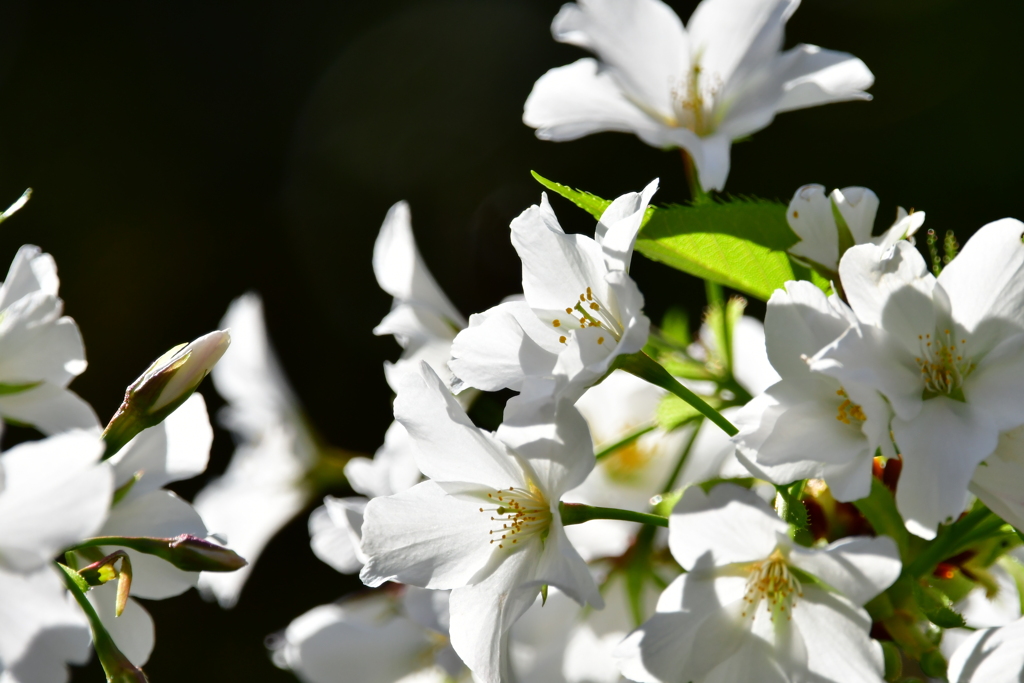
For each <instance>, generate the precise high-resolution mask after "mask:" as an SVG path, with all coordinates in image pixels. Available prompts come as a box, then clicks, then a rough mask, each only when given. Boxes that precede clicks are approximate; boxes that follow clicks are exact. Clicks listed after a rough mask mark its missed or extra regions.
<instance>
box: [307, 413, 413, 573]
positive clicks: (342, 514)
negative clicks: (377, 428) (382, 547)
mask: <svg viewBox="0 0 1024 683" xmlns="http://www.w3.org/2000/svg"><path fill="white" fill-rule="evenodd" d="M345 478H346V479H348V483H349V486H351V487H352V489H353V490H354V491H356V492H357V493H362V494H364V495H365V496H368V497H363V496H350V497H347V498H335V497H333V496H327V497H325V498H324V504H323V505H322V506H321V507H318V508H317V509H316V510H313V512H312V514H310V516H309V535H310V537H311V538H310V546H311V547H312V548H313V554H314V555H316V556H317V557H318V558H320V560H322V561H323V562H325V563H327V564H329V565H330V566H332V567H334V568H335V569H336V570H338V571H339V572H341V573H343V574H349V573H352V572H356V571H358V570H359V569H360V568H361V567H362V566H363V564H364V563H365V562H366V557H365V556H364V555H363V552H362V550H361V549H360V547H359V546H360V543H361V542H362V528H363V510H365V508H366V504H367V503H368V502H369V499H370V498H376V497H377V496H390V495H391V494H393V493H400V492H402V491H405V490H406V489H408V488H411V487H412V486H414V485H415V484H417V483H419V481H420V479H422V478H423V475H422V474H421V473H420V470H419V468H418V467H417V466H416V456H415V444H414V443H413V441H412V439H410V438H409V433H408V432H406V431H405V427H403V426H402V425H401V424H400V423H398V422H392V423H391V426H390V427H388V431H387V433H386V434H385V435H384V445H383V446H381V447H380V448H379V449H377V453H376V454H375V455H374V456H373V459H372V460H371V459H370V458H363V457H356V458H352V459H351V460H349V461H348V462H347V463H345Z"/></svg>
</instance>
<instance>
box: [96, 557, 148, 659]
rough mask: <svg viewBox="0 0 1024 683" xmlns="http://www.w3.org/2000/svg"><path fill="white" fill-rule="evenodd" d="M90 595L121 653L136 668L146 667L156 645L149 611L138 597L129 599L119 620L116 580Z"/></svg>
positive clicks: (98, 588) (101, 619)
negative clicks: (116, 614)
mask: <svg viewBox="0 0 1024 683" xmlns="http://www.w3.org/2000/svg"><path fill="white" fill-rule="evenodd" d="M133 569H134V567H133ZM133 578H134V577H133ZM133 585H134V584H133ZM86 595H87V597H88V598H89V602H91V603H92V606H93V609H95V610H96V614H98V615H99V617H100V621H102V622H103V626H104V628H106V629H107V633H109V634H110V637H111V638H113V639H114V644H115V645H117V649H118V650H120V651H121V654H123V655H124V656H125V657H127V658H128V660H129V661H130V662H131V663H132V664H134V665H135V666H145V664H146V662H148V661H149V656H150V655H151V654H152V653H153V647H154V646H155V645H156V629H155V628H154V626H153V617H151V616H149V612H147V611H146V609H145V608H144V607H143V606H142V605H140V604H139V603H138V601H136V600H135V599H134V598H128V602H127V603H126V604H125V607H124V612H122V613H121V616H119V617H115V616H114V604H115V603H116V601H117V584H116V582H114V581H109V582H107V583H105V584H103V585H102V586H99V587H97V588H93V589H92V590H90V591H89V592H88V593H87V594H86Z"/></svg>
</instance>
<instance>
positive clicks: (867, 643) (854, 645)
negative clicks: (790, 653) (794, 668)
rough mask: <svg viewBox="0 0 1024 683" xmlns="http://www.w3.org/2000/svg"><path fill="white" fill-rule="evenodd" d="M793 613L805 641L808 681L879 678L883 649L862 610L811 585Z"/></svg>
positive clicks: (857, 681) (870, 682)
mask: <svg viewBox="0 0 1024 683" xmlns="http://www.w3.org/2000/svg"><path fill="white" fill-rule="evenodd" d="M792 615H793V624H794V625H795V626H796V629H797V630H798V631H799V633H800V636H801V637H802V638H803V641H804V646H805V650H806V653H807V655H806V656H807V664H806V666H807V669H808V670H809V672H810V674H811V678H810V680H840V679H841V680H842V681H843V682H844V683H845V682H846V681H851V682H855V683H860V682H863V683H878V681H879V680H881V678H882V675H883V674H884V667H883V663H882V648H881V646H880V645H879V644H878V643H877V642H875V641H874V640H872V639H871V638H870V637H869V636H868V630H869V629H870V628H871V619H870V617H868V615H867V613H866V612H865V611H864V610H863V609H860V608H858V607H854V606H853V605H851V604H850V603H849V602H847V601H846V600H844V599H842V598H839V597H837V596H835V595H832V594H830V593H826V592H825V591H823V590H821V589H820V588H817V587H814V586H811V587H808V588H805V589H804V598H803V599H802V600H798V601H797V603H796V604H795V605H794V606H793V612H792ZM839 672H842V673H841V674H839Z"/></svg>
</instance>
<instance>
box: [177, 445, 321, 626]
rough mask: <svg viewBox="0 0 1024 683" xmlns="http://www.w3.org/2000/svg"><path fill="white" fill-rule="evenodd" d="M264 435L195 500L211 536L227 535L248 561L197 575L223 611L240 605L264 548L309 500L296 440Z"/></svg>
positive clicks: (239, 450)
mask: <svg viewBox="0 0 1024 683" xmlns="http://www.w3.org/2000/svg"><path fill="white" fill-rule="evenodd" d="M265 432H266V433H265V434H264V436H263V439H262V440H260V441H259V442H257V443H256V444H254V445H245V444H243V445H241V446H239V447H238V448H237V449H236V450H235V454H234V455H233V456H232V459H231V464H230V465H229V466H228V470H227V472H225V473H224V475H223V476H221V477H220V478H218V479H215V480H214V481H212V482H211V483H210V484H208V485H207V486H206V488H204V489H203V490H202V491H200V492H199V493H198V494H197V495H196V498H195V508H196V510H197V511H198V512H199V514H200V515H201V516H202V518H203V521H204V522H205V523H206V525H207V528H209V530H210V532H211V533H214V534H220V535H223V536H225V537H226V538H227V541H228V545H229V546H230V547H231V549H232V550H234V551H235V552H236V553H238V554H239V555H241V556H242V557H244V558H245V559H246V560H248V562H249V564H248V565H247V566H245V567H242V568H241V569H239V570H237V571H234V572H222V573H204V574H202V575H201V576H200V579H199V587H200V589H201V590H202V591H203V592H204V593H207V594H213V595H215V596H216V597H217V600H218V602H219V603H220V604H221V605H222V606H224V607H231V606H233V605H234V604H235V602H236V601H237V600H238V596H239V593H240V592H241V590H242V586H243V585H244V584H245V581H246V579H247V578H248V576H249V572H251V571H252V568H253V566H254V565H255V564H256V560H257V559H258V558H259V555H260V553H261V552H262V551H263V548H264V546H266V544H267V543H268V542H269V541H270V539H271V538H272V537H273V536H274V534H276V533H277V532H278V530H279V529H281V527H283V526H284V525H285V524H287V523H288V522H289V521H290V520H291V519H292V518H293V517H294V516H295V515H297V514H298V513H299V511H300V510H302V508H304V507H305V506H306V504H307V502H308V501H309V500H311V499H312V491H310V490H309V485H308V483H306V482H305V481H304V479H303V476H304V474H305V472H306V464H305V459H304V458H302V457H300V452H299V451H297V449H296V445H295V444H296V441H297V439H296V436H295V435H294V434H293V433H290V432H289V431H288V430H287V429H285V428H282V427H280V426H278V427H277V428H266V430H265Z"/></svg>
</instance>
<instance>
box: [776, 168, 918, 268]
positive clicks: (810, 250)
mask: <svg viewBox="0 0 1024 683" xmlns="http://www.w3.org/2000/svg"><path fill="white" fill-rule="evenodd" d="M836 212H838V213H839V216H840V217H841V218H842V220H843V223H844V229H845V233H841V231H840V227H839V225H838V223H837V220H836V215H835V214H836ZM877 212H878V196H877V195H876V194H875V193H874V192H872V191H871V190H869V189H868V188H866V187H844V188H843V189H841V190H839V189H835V190H832V193H831V194H830V195H828V196H826V195H825V188H824V187H823V186H822V185H816V184H813V185H804V186H803V187H801V188H800V189H799V190H797V191H796V193H795V194H794V195H793V199H792V200H791V201H790V202H789V208H788V209H787V210H786V220H787V221H788V222H789V227H790V228H792V229H793V232H795V233H796V235H797V237H799V238H800V241H799V242H797V243H796V244H795V245H793V246H792V247H790V249H789V253H790V254H792V255H794V256H796V257H798V258H800V259H802V260H804V261H807V262H809V263H810V264H811V265H812V266H817V267H819V268H820V269H821V270H824V271H825V272H826V273H835V272H836V269H837V268H838V267H839V258H840V257H841V256H842V255H843V251H845V250H846V249H848V248H850V247H852V246H853V245H854V244H865V243H867V242H870V243H872V244H876V245H878V246H880V247H882V249H887V248H889V247H891V246H892V245H894V244H896V242H898V241H899V240H902V239H911V241H913V240H912V238H913V236H914V233H916V232H917V231H918V230H919V229H920V228H921V226H922V225H924V211H915V212H913V213H909V214H908V213H907V212H906V210H905V209H904V208H903V207H902V206H901V207H899V208H898V209H897V210H896V222H895V223H893V224H892V225H891V226H890V227H889V229H888V230H886V231H885V232H884V233H882V234H881V235H879V236H877V237H872V236H871V233H872V231H873V230H874V228H875V214H876V213H877Z"/></svg>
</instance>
